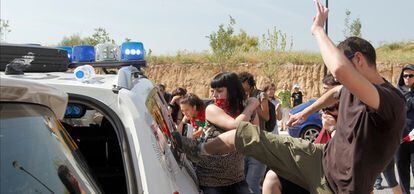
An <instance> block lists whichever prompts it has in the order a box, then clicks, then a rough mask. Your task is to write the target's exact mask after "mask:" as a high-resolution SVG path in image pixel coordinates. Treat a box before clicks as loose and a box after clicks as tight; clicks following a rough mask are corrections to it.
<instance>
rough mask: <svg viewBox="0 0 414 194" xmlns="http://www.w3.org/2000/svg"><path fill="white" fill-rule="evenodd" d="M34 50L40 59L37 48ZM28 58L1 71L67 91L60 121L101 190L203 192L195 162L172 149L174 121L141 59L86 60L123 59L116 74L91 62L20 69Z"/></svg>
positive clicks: (105, 64) (103, 64) (155, 193)
mask: <svg viewBox="0 0 414 194" xmlns="http://www.w3.org/2000/svg"><path fill="white" fill-rule="evenodd" d="M59 52H62V50H59ZM31 53H32V55H33V56H34V58H35V59H36V57H37V56H36V53H33V52H31ZM38 57H41V56H38ZM25 58H26V59H27V58H28V57H27V56H26V57H23V58H22V59H20V62H19V59H16V60H15V62H14V63H15V64H17V68H12V67H9V68H10V69H13V71H11V73H10V72H7V71H6V72H0V76H1V77H2V78H12V79H15V80H28V81H30V82H33V83H36V84H44V85H47V86H51V87H55V88H57V89H59V90H61V91H63V92H65V93H67V95H68V103H67V107H66V112H65V116H64V118H63V119H61V120H60V122H61V123H62V125H63V126H64V127H65V129H66V130H67V131H68V134H69V135H70V136H71V138H72V139H73V141H74V142H75V143H76V146H77V147H78V148H79V151H80V153H81V154H82V155H83V157H84V159H85V160H86V162H87V164H88V166H89V169H90V171H91V172H92V174H93V176H94V177H95V180H96V181H97V183H98V185H100V187H101V188H102V190H103V192H105V193H150V194H152V193H153V194H166V193H171V194H176V193H177V194H178V193H184V194H188V193H199V192H200V191H199V189H198V186H197V185H198V184H197V178H196V177H195V173H194V170H193V168H192V166H191V163H190V162H189V161H188V160H187V159H186V158H185V157H182V155H181V154H180V153H178V152H177V151H176V150H175V149H174V143H173V142H172V139H171V136H170V132H171V131H173V130H175V126H174V124H173V122H172V120H171V117H170V115H169V114H168V111H167V108H166V102H165V101H164V99H163V97H162V96H161V95H160V94H159V92H158V89H157V88H156V87H155V86H154V84H153V83H152V82H151V81H150V80H149V79H147V78H146V77H145V76H144V75H143V74H142V72H141V71H140V69H139V68H140V66H137V65H136V64H139V63H135V62H136V61H134V60H131V61H132V62H131V61H123V62H114V61H104V62H88V63H87V64H92V65H93V66H100V67H109V66H110V67H113V64H118V65H121V66H122V67H120V68H119V69H118V71H117V74H115V75H109V74H106V75H94V73H93V71H90V68H87V67H88V66H79V67H78V68H77V69H75V72H74V73H67V72H38V73H29V72H24V73H22V72H21V71H19V67H21V66H25V65H24V63H28V61H27V60H26V59H25ZM25 60H26V61H25ZM16 61H17V62H16ZM29 62H30V60H29ZM19 63H20V65H19ZM22 64H23V65H22ZM130 64H132V65H130ZM78 65H82V63H78ZM139 65H142V64H139ZM27 66H30V65H28V64H27ZM137 67H138V68H137ZM16 69H17V70H16ZM16 72H17V73H16ZM85 76H90V77H87V78H85ZM28 127H30V126H28ZM1 181H3V180H1Z"/></svg>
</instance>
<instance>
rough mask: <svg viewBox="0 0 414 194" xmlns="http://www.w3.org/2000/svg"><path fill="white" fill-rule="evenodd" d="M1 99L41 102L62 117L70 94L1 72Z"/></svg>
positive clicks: (3, 100) (2, 100)
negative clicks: (7, 75)
mask: <svg viewBox="0 0 414 194" xmlns="http://www.w3.org/2000/svg"><path fill="white" fill-rule="evenodd" d="M0 101H1V102H26V103H34V104H41V105H44V106H47V107H49V108H50V109H51V110H52V111H53V112H54V113H55V115H56V116H57V117H58V118H59V119H62V118H63V116H64V115H65V111H66V105H67V103H68V95H67V94H66V93H64V92H62V91H60V90H58V89H56V88H54V87H52V86H47V85H45V84H40V83H36V82H34V81H30V80H25V79H19V78H14V77H6V76H4V75H3V74H0Z"/></svg>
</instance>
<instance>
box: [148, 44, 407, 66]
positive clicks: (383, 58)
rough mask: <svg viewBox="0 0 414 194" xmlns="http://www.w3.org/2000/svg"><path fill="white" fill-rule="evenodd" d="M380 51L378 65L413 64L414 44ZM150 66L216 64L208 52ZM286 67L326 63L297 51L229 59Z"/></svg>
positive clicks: (165, 58) (155, 59)
mask: <svg viewBox="0 0 414 194" xmlns="http://www.w3.org/2000/svg"><path fill="white" fill-rule="evenodd" d="M376 51H377V56H378V58H377V62H378V63H398V64H406V63H414V41H408V42H397V43H390V44H383V45H381V46H380V47H379V48H377V49H376ZM147 60H148V62H149V64H150V65H155V64H183V65H188V64H204V63H215V60H214V56H213V55H212V54H210V53H209V52H207V51H203V52H189V51H178V52H177V54H176V55H175V56H170V55H160V56H148V57H147ZM243 63H248V64H275V65H280V64H286V63H291V64H295V65H311V64H315V63H323V61H322V57H321V56H320V54H319V53H312V52H298V51H261V50H256V51H251V52H236V53H234V55H233V56H232V57H231V58H230V59H228V60H227V62H226V64H231V65H237V64H243Z"/></svg>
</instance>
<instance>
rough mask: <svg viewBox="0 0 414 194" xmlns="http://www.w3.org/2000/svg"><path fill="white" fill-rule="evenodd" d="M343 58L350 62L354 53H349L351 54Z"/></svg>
mask: <svg viewBox="0 0 414 194" xmlns="http://www.w3.org/2000/svg"><path fill="white" fill-rule="evenodd" d="M345 56H346V58H347V59H348V60H350V61H352V59H353V58H354V57H355V53H351V54H348V55H345Z"/></svg>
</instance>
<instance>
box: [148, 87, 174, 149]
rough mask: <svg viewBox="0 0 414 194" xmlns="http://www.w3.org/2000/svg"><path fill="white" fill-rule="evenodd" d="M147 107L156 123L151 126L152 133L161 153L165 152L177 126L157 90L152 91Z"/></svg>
mask: <svg viewBox="0 0 414 194" xmlns="http://www.w3.org/2000/svg"><path fill="white" fill-rule="evenodd" d="M146 106H147V108H148V111H149V112H150V114H151V116H152V117H153V118H154V123H152V124H151V129H152V132H153V134H154V136H155V138H156V140H157V143H158V146H159V147H160V148H161V151H164V149H165V146H166V145H167V144H170V143H171V139H170V137H171V135H170V131H171V130H173V129H174V127H175V126H174V125H173V123H172V120H171V117H170V116H169V113H168V109H167V107H166V106H165V104H164V103H163V101H162V98H161V97H160V95H159V94H158V93H157V91H156V90H152V91H151V93H150V95H149V97H148V99H147V101H146Z"/></svg>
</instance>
